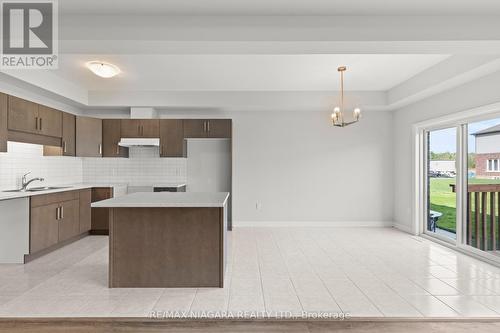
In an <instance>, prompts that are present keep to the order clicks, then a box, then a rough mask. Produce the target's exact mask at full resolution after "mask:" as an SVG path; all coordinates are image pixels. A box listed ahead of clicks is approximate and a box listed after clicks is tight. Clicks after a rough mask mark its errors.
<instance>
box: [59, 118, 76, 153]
mask: <svg viewBox="0 0 500 333" xmlns="http://www.w3.org/2000/svg"><path fill="white" fill-rule="evenodd" d="M62 154H63V155H64V156H75V155H76V116H74V115H72V114H69V113H66V112H63V115H62Z"/></svg>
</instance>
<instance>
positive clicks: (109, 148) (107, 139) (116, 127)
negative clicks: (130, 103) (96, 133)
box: [102, 119, 128, 157]
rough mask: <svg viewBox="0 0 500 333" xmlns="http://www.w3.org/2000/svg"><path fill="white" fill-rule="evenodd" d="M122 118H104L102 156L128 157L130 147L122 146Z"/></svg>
mask: <svg viewBox="0 0 500 333" xmlns="http://www.w3.org/2000/svg"><path fill="white" fill-rule="evenodd" d="M120 133H121V120H120V119H103V120H102V157H128V148H126V147H120V146H119V145H118V142H120V139H121V134H120Z"/></svg>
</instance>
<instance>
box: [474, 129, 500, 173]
mask: <svg viewBox="0 0 500 333" xmlns="http://www.w3.org/2000/svg"><path fill="white" fill-rule="evenodd" d="M473 135H474V136H475V138H476V177H477V178H489V179H493V178H500V125H497V126H493V127H490V128H487V129H484V130H482V131H479V132H476V133H474V134H473Z"/></svg>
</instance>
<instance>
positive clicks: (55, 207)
mask: <svg viewBox="0 0 500 333" xmlns="http://www.w3.org/2000/svg"><path fill="white" fill-rule="evenodd" d="M30 202H31V204H30V205H31V210H30V211H31V215H30V255H32V254H35V256H36V255H40V253H44V252H46V251H43V252H40V251H42V250H46V249H48V250H53V249H54V248H57V247H58V246H56V245H58V244H59V243H61V242H65V241H68V240H71V239H77V238H78V236H79V235H82V234H84V233H86V232H88V231H89V230H90V224H91V208H90V202H91V189H85V190H80V191H78V190H74V191H66V192H57V193H51V194H42V195H37V196H32V197H31V198H30ZM51 247H52V248H51ZM37 252H40V253H38V254H37Z"/></svg>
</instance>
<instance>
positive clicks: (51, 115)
mask: <svg viewBox="0 0 500 333" xmlns="http://www.w3.org/2000/svg"><path fill="white" fill-rule="evenodd" d="M62 114H63V113H62V112H61V111H59V110H56V109H52V108H49V107H47V106H44V105H38V122H39V126H38V130H39V134H42V135H47V136H54V137H57V138H60V137H62Z"/></svg>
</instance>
